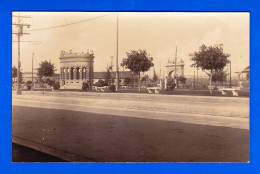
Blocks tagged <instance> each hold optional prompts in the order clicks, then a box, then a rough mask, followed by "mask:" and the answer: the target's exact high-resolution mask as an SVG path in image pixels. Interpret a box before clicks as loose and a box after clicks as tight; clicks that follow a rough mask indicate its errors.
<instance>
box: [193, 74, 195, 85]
mask: <svg viewBox="0 0 260 174" xmlns="http://www.w3.org/2000/svg"><path fill="white" fill-rule="evenodd" d="M193 84H194V85H193V89H195V69H194V79H193Z"/></svg>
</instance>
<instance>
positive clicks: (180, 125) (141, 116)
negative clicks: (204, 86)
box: [12, 93, 249, 162]
mask: <svg viewBox="0 0 260 174" xmlns="http://www.w3.org/2000/svg"><path fill="white" fill-rule="evenodd" d="M12 118H13V119H12V121H13V132H12V135H13V142H15V143H17V144H21V145H24V146H27V147H30V148H33V149H36V150H39V151H41V152H44V153H47V154H50V155H53V156H55V157H58V158H62V159H63V160H66V161H81V162H83V161H84V162H247V161H249V99H248V98H247V99H244V98H241V99H239V98H234V99H233V98H232V99H228V98H225V97H223V98H217V97H212V98H207V97H204V98H203V97H198V96H192V97H190V96H187V97H183V96H162V95H142V97H136V96H131V95H128V96H126V95H113V96H111V95H110V96H103V95H100V96H99V94H97V95H93V96H91V95H89V96H83V95H78V96H65V95H64V96H62V95H57V96H55V95H29V94H26V93H25V94H23V95H15V94H13V116H12Z"/></svg>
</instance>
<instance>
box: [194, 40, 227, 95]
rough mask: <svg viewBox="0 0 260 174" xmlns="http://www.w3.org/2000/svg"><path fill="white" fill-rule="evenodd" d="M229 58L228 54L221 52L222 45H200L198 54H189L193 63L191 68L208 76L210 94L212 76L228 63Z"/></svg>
mask: <svg viewBox="0 0 260 174" xmlns="http://www.w3.org/2000/svg"><path fill="white" fill-rule="evenodd" d="M229 56H230V54H226V53H224V52H223V45H222V44H219V45H215V46H209V47H207V46H205V45H201V46H200V48H199V51H198V52H194V53H192V54H190V57H191V58H190V59H191V60H192V61H193V62H194V63H193V64H192V65H191V66H192V67H195V68H201V69H202V70H203V71H205V72H206V74H207V75H208V76H209V84H210V94H212V85H211V82H212V75H213V73H214V72H217V71H219V70H222V69H223V68H224V67H225V66H226V64H227V63H229V62H230V61H229V60H228V57H229Z"/></svg>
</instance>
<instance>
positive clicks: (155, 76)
mask: <svg viewBox="0 0 260 174" xmlns="http://www.w3.org/2000/svg"><path fill="white" fill-rule="evenodd" d="M157 81H158V76H157V74H156V72H155V69H153V79H152V82H153V83H156V82H157Z"/></svg>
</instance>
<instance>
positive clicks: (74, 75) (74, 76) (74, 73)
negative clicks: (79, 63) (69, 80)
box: [73, 67, 77, 80]
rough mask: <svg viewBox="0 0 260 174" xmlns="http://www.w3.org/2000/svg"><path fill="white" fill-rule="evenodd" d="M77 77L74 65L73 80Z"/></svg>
mask: <svg viewBox="0 0 260 174" xmlns="http://www.w3.org/2000/svg"><path fill="white" fill-rule="evenodd" d="M76 79H77V69H76V68H75V67H74V68H73V80H76Z"/></svg>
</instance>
